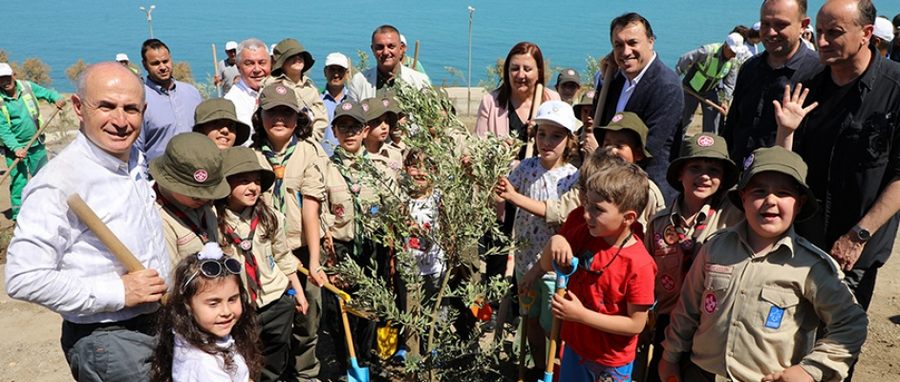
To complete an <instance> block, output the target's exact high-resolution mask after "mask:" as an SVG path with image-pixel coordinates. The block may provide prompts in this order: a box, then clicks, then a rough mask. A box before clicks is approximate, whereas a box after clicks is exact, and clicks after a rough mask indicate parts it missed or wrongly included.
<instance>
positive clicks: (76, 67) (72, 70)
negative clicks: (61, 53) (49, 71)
mask: <svg viewBox="0 0 900 382" xmlns="http://www.w3.org/2000/svg"><path fill="white" fill-rule="evenodd" d="M85 68H87V64H85V63H84V60H82V59H80V58H79V59H78V61H75V63H74V64H72V66H70V67H68V68H67V69H66V77H69V80H71V81H72V82H73V83H75V82H78V77H80V76H81V73H82V72H84V69H85Z"/></svg>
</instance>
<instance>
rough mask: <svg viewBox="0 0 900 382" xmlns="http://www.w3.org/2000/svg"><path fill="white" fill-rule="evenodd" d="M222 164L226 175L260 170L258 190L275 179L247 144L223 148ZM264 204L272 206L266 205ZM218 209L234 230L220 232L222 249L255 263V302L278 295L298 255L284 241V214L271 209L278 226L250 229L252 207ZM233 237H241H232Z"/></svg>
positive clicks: (261, 303) (294, 268)
mask: <svg viewBox="0 0 900 382" xmlns="http://www.w3.org/2000/svg"><path fill="white" fill-rule="evenodd" d="M222 167H223V172H224V176H225V177H226V178H228V177H229V176H232V175H237V174H241V173H245V172H259V173H260V174H261V177H260V178H261V179H260V188H261V192H266V191H267V190H268V189H269V188H271V187H272V185H273V184H274V183H275V173H274V172H272V171H271V170H268V169H266V168H264V167H263V166H262V165H261V164H260V163H259V160H258V157H257V156H256V153H254V152H253V150H251V149H249V148H246V147H232V148H230V149H228V150H226V151H225V161H224V163H223V165H222ZM262 203H264V202H262ZM267 208H270V209H271V207H268V206H267ZM223 211H224V212H223ZM219 212H220V213H222V214H223V219H224V221H225V224H226V225H227V226H228V227H230V228H231V229H233V230H234V235H233V236H229V235H227V234H225V233H223V237H222V240H221V241H222V242H223V243H225V246H224V247H223V251H224V252H225V253H228V254H229V255H230V256H232V257H235V258H237V259H238V260H240V261H241V263H242V264H245V266H246V263H247V261H254V262H255V263H256V264H257V266H256V270H257V272H258V281H259V291H258V292H257V293H256V295H257V298H256V305H257V306H259V307H263V306H266V305H268V304H269V303H271V302H273V301H275V300H277V299H278V298H280V297H281V296H282V295H284V293H285V291H286V290H287V289H288V286H289V284H290V280H288V278H287V275H290V274H292V273H296V272H297V265H299V264H300V262H299V261H298V260H297V258H296V257H294V256H293V255H291V249H290V248H289V247H288V245H287V238H286V237H285V234H284V229H283V228H282V227H284V224H285V222H284V220H285V219H284V215H282V214H281V213H280V212H278V211H275V210H274V209H272V212H273V214H274V215H275V221H276V224H277V225H278V229H277V230H273V231H271V232H265V231H264V230H265V229H267V228H268V229H269V230H271V228H269V227H262V226H258V227H257V228H256V229H251V223H252V220H253V217H252V216H251V214H252V212H253V208H252V207H248V208H246V209H245V210H244V211H242V212H240V213H238V212H234V211H232V210H230V209H228V208H223V209H220V210H219ZM251 231H252V232H251ZM236 238H240V239H241V240H235V239H236ZM247 239H249V244H246V243H245V241H246V240H247ZM247 247H249V251H248V250H247V249H246V248H247ZM247 255H250V256H252V257H253V259H252V260H248V258H247ZM241 277H242V278H243V279H244V282H245V285H250V284H249V283H248V280H247V273H246V272H243V273H241ZM249 289H250V288H249V287H248V290H249Z"/></svg>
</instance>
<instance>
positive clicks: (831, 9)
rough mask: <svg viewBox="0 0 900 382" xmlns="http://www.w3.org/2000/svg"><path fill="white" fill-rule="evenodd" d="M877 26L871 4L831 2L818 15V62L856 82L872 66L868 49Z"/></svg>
mask: <svg viewBox="0 0 900 382" xmlns="http://www.w3.org/2000/svg"><path fill="white" fill-rule="evenodd" d="M874 22H875V6H874V5H872V2H871V1H870V0H829V1H827V2H825V4H824V5H822V8H820V9H819V13H818V14H817V15H816V42H817V44H818V46H819V59H820V61H822V63H823V64H825V65H828V66H831V68H832V74H834V71H835V69H837V70H839V71H840V70H842V69H845V70H847V71H848V72H849V73H851V75H849V77H848V78H849V79H852V78H855V76H856V75H858V74H859V73H862V71H863V70H865V68H866V66H868V64H869V58H870V57H871V54H870V52H869V49H868V46H869V41H870V40H871V39H872V32H873V30H874V26H873V25H872V24H874Z"/></svg>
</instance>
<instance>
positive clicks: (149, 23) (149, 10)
mask: <svg viewBox="0 0 900 382" xmlns="http://www.w3.org/2000/svg"><path fill="white" fill-rule="evenodd" d="M138 9H140V10H141V12H144V13H146V14H147V28H148V29H149V30H150V38H153V15H152V13H153V10H154V9H156V5H151V6H150V8H144V7H143V6H140V7H138Z"/></svg>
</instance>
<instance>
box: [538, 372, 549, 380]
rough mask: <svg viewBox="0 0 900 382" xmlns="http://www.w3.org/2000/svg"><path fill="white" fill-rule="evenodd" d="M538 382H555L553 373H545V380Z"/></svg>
mask: <svg viewBox="0 0 900 382" xmlns="http://www.w3.org/2000/svg"><path fill="white" fill-rule="evenodd" d="M537 382H553V373H552V372H551V373H548V372H546V371H545V372H544V379H541V380H539V381H537Z"/></svg>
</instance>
